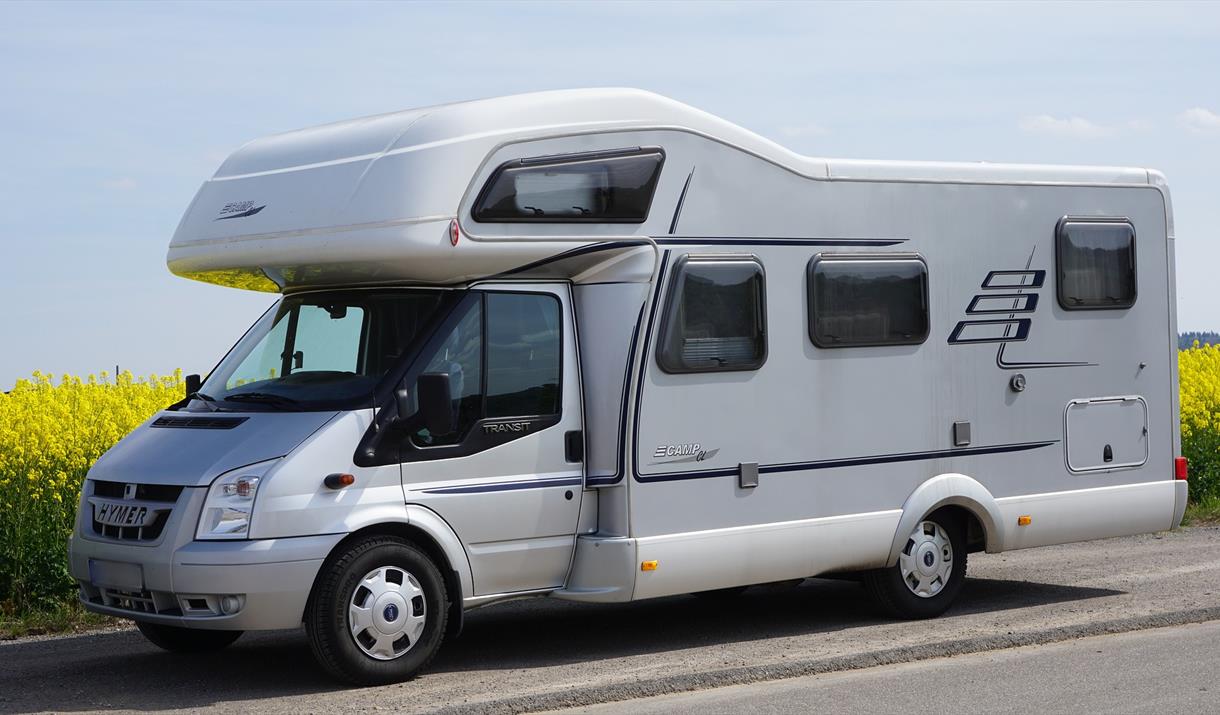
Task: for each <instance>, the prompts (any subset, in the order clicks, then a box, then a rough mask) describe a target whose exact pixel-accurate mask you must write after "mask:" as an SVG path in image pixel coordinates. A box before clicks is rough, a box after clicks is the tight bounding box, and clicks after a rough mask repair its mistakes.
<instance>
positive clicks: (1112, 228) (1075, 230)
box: [1055, 219, 1135, 310]
mask: <svg viewBox="0 0 1220 715" xmlns="http://www.w3.org/2000/svg"><path fill="white" fill-rule="evenodd" d="M1055 253H1056V259H1057V264H1058V274H1059V280H1058V281H1057V282H1058V286H1059V305H1061V306H1063V307H1064V308H1065V309H1067V310H1090V309H1091V310H1100V309H1107V308H1110V309H1114V308H1130V307H1131V306H1132V305H1135V228H1134V227H1133V226H1132V225H1131V223H1130V222H1128V221H1123V220H1109V221H1106V220H1100V221H1099V220H1096V219H1081V220H1068V219H1064V220H1063V221H1060V222H1059V228H1058V230H1057V231H1056V235H1055Z"/></svg>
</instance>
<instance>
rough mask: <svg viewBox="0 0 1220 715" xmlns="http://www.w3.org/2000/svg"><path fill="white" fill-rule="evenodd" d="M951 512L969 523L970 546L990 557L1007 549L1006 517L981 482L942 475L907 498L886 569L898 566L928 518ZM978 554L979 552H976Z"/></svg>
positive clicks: (921, 485)
mask: <svg viewBox="0 0 1220 715" xmlns="http://www.w3.org/2000/svg"><path fill="white" fill-rule="evenodd" d="M946 508H948V509H951V510H953V511H955V512H958V513H959V514H961V516H962V517H963V518H964V519H966V535H967V540H968V543H971V537H972V536H974V541H973V543H975V544H977V543H979V540H980V539H981V543H982V546H983V549H984V550H986V551H987V552H988V553H995V552H998V551H1001V550H1002V549H1003V544H1002V541H1001V537H1002V533H1003V532H1002V531H1001V526H1000V525H1001V524H1002V523H1003V522H1002V517H1001V516H1000V509H999V506H998V505H997V504H996V501H995V497H993V496H992V495H991V492H989V491H988V490H987V488H986V487H984V486H983V485H982V484H980V483H979V482H978V481H977V480H975V479H973V478H971V477H968V476H966V475H965V474H940V475H937V476H935V477H933V478H931V479H929V480H927V481H926V482H924V483H923V484H920V485H919V487H917V488H916V489H915V491H914V492H912V493H911V495H910V496H909V497H907V499H906V501H905V502H903V505H902V516H901V517H899V519H898V527H897V529H895V531H894V539H893V541H892V542H891V544H890V554H889V558H888V559H886V562H885V563H886V566H893V565H894V564H896V563H898V555H899V554H900V553H901V552H902V547H903V545H904V544H905V543H906V540H907V536H908V535H909V534H910V533H911V531H912V530H913V529H914V528H915V526H916V525H917V524H918V523H919V522H920V521H922V520H923V519H924V518H925V517H927V516H928V515H929V514H932V513H933V512H936V511H940V510H942V509H946ZM976 550H977V549H976Z"/></svg>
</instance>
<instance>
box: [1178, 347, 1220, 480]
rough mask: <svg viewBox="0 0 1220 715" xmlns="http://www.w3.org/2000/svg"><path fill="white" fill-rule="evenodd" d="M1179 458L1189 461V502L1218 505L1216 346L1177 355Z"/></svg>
mask: <svg viewBox="0 0 1220 715" xmlns="http://www.w3.org/2000/svg"><path fill="white" fill-rule="evenodd" d="M1178 381H1179V383H1180V391H1181V396H1182V397H1181V405H1182V454H1183V455H1184V456H1185V457H1186V458H1187V459H1188V460H1190V498H1191V500H1192V501H1194V502H1195V503H1201V502H1204V501H1210V502H1211V503H1212V504H1215V503H1216V502H1217V501H1220V345H1204V346H1200V345H1199V343H1198V341H1196V342H1195V344H1194V347H1191V348H1189V349H1187V350H1182V351H1180V352H1179V353H1178Z"/></svg>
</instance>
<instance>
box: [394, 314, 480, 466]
mask: <svg viewBox="0 0 1220 715" xmlns="http://www.w3.org/2000/svg"><path fill="white" fill-rule="evenodd" d="M424 372H425V373H441V374H445V375H448V376H449V391H450V394H451V395H452V396H453V404H452V407H453V418H454V419H453V423H454V425H456V426H457V429H456V430H454V431H453V432H452V433H450V434H445V435H434V434H429V433H428V432H427V431H426V430H424V431H421V432H420V433H418V434H416V435H415V441H416V444H421V445H428V446H438V445H443V444H456V443H457V442H459V441H461V439H462V438H463V437H464V436H466V432H467V431H469V430H470V427H471V426H472V425H473V424H474V423H475V422H476V421H478V420H479V418H480V417H481V416H482V411H483V310H482V307H481V305H480V304H479V303H475V304H474V306H473V307H472V308H471V309H470V311H469V312H468V313H467V314H466V315H465V316H464V317H463V318H462V320H461V322H459V323H458V324H457V326H456V327H454V329H453V331H452V332H451V333H450V334H449V336H448V337H447V338H445V342H444V343H442V344H441V347H440V349H438V350H437V351H436V354H435V355H433V356H432V359H431V360H429V361H428V366H427V367H425V368H424ZM411 394H412V395H414V394H415V390H411Z"/></svg>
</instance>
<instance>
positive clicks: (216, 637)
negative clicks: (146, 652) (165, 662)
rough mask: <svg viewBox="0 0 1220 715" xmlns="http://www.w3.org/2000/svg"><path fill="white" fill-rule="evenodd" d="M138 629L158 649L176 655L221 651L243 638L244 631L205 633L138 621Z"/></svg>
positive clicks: (195, 629)
mask: <svg viewBox="0 0 1220 715" xmlns="http://www.w3.org/2000/svg"><path fill="white" fill-rule="evenodd" d="M136 628H139V629H140V633H142V634H143V635H144V637H145V638H147V639H148V640H149V642H150V643H152V644H153V645H155V646H157V647H158V648H164V649H165V650H168V651H172V652H174V653H206V652H208V651H213V650H220V649H221V648H224V647H225V646H227V645H229V644H230V643H232V642H233V641H235V640H237V639H238V638H241V634H242V631H204V630H199V629H197V628H182V627H180V626H166V625H162V624H160V623H145V622H142V621H136Z"/></svg>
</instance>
